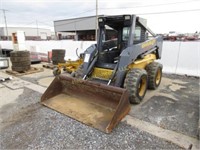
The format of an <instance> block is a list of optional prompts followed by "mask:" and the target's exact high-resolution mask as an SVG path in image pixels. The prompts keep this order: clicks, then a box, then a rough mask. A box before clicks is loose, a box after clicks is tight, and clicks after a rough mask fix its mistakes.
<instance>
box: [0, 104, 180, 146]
mask: <svg viewBox="0 0 200 150" xmlns="http://www.w3.org/2000/svg"><path fill="white" fill-rule="evenodd" d="M13 118H17V119H16V120H15V121H14V122H12V123H11V124H9V125H7V126H6V127H4V128H3V129H2V130H1V133H0V136H1V137H0V138H1V149H180V147H178V146H176V145H174V144H172V143H169V142H167V141H164V140H162V139H159V138H157V137H155V136H153V135H150V134H148V133H145V132H142V131H140V130H138V129H136V128H133V127H131V126H130V125H127V124H126V123H125V122H121V123H120V124H119V125H118V126H117V128H115V129H114V131H113V132H112V133H111V134H105V133H103V132H101V131H99V130H96V129H94V128H92V127H89V126H86V125H84V124H82V123H80V122H78V121H76V120H73V119H71V118H69V117H67V116H65V115H62V114H60V113H57V112H55V111H53V110H51V109H49V108H46V107H44V106H42V105H40V104H39V103H36V104H34V105H31V106H29V107H27V109H26V110H25V109H24V110H23V111H22V112H21V113H18V114H15V117H13Z"/></svg>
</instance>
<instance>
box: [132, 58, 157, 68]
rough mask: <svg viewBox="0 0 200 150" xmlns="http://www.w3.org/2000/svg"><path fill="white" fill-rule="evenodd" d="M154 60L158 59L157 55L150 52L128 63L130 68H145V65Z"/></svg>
mask: <svg viewBox="0 0 200 150" xmlns="http://www.w3.org/2000/svg"><path fill="white" fill-rule="evenodd" d="M154 60H156V55H155V54H148V55H146V56H145V57H144V58H143V59H138V60H136V61H135V62H132V63H131V64H130V65H128V69H132V68H140V69H145V67H146V66H147V65H148V64H149V63H151V62H153V61H154Z"/></svg>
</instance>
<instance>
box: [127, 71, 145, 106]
mask: <svg viewBox="0 0 200 150" xmlns="http://www.w3.org/2000/svg"><path fill="white" fill-rule="evenodd" d="M124 88H126V89H127V90H128V92H129V100H130V103H134V104H139V103H140V102H141V101H142V99H143V98H144V96H145V94H146V90H147V72H146V71H145V70H144V69H132V70H130V71H128V73H127V74H126V78H125V81H124Z"/></svg>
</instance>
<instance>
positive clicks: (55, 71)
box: [53, 68, 61, 76]
mask: <svg viewBox="0 0 200 150" xmlns="http://www.w3.org/2000/svg"><path fill="white" fill-rule="evenodd" d="M60 74H61V70H60V69H58V68H54V69H53V75H54V76H57V75H60Z"/></svg>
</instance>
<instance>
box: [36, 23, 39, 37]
mask: <svg viewBox="0 0 200 150" xmlns="http://www.w3.org/2000/svg"><path fill="white" fill-rule="evenodd" d="M36 28H37V40H39V29H38V21H37V20H36Z"/></svg>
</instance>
